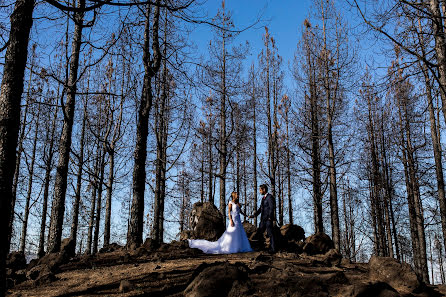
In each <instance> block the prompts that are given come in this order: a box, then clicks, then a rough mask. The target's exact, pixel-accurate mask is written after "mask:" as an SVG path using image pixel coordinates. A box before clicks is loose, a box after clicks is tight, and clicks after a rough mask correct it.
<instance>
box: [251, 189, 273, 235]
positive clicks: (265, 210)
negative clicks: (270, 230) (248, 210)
mask: <svg viewBox="0 0 446 297" xmlns="http://www.w3.org/2000/svg"><path fill="white" fill-rule="evenodd" d="M259 213H261V214H262V215H261V216H260V225H259V228H262V227H264V226H266V223H267V222H268V221H271V223H272V222H273V221H274V220H275V217H276V216H275V213H276V201H275V200H274V197H273V195H271V194H269V193H268V194H267V195H266V197H265V198H262V203H261V204H260V208H259V209H258V210H257V211H256V213H255V216H258V215H259Z"/></svg>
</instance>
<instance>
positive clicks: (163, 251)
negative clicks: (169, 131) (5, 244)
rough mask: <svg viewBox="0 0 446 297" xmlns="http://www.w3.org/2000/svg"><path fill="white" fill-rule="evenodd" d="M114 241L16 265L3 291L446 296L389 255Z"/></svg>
mask: <svg viewBox="0 0 446 297" xmlns="http://www.w3.org/2000/svg"><path fill="white" fill-rule="evenodd" d="M115 248H116V250H114V249H113V248H110V249H109V250H110V251H107V250H104V251H103V252H102V253H98V254H96V255H94V256H79V257H74V258H71V259H70V260H68V262H66V263H64V264H61V265H60V266H59V267H58V268H51V267H49V266H51V264H50V265H49V266H48V265H47V264H39V262H35V263H31V264H29V265H31V266H32V265H35V266H34V267H29V265H28V267H27V268H24V269H21V270H17V271H15V278H11V279H10V281H12V282H16V284H15V285H13V284H11V286H12V287H11V288H10V290H9V291H8V295H9V296H98V295H102V296H114V295H116V296H446V295H445V294H446V287H444V286H426V285H424V284H422V283H420V282H419V281H418V279H417V277H416V275H415V273H414V272H413V271H412V269H411V268H410V266H409V265H407V264H400V263H398V262H397V261H396V260H394V259H390V258H377V257H375V258H372V260H371V261H370V262H369V263H363V264H361V263H348V261H346V260H343V259H340V258H339V256H338V254H337V253H336V252H335V251H334V250H330V251H328V252H327V253H325V254H316V255H308V254H305V253H304V254H296V253H292V252H278V253H276V254H274V255H270V254H268V253H265V252H252V253H245V254H232V255H205V254H203V253H201V252H200V251H199V250H195V249H189V248H187V245H186V244H185V243H184V242H174V243H172V244H169V245H163V246H162V247H160V248H159V249H156V250H150V248H146V247H141V248H139V249H137V250H133V251H127V250H124V249H123V248H119V247H116V246H115ZM59 256H60V255H59ZM55 258H56V257H52V259H53V260H54V259H55ZM43 262H45V261H43ZM46 262H49V261H46ZM48 267H49V268H48ZM33 273H34V275H33ZM10 274H11V272H10Z"/></svg>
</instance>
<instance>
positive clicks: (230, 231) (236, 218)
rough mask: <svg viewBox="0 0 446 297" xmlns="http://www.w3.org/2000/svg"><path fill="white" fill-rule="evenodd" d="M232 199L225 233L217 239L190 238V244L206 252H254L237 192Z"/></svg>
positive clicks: (232, 195)
mask: <svg viewBox="0 0 446 297" xmlns="http://www.w3.org/2000/svg"><path fill="white" fill-rule="evenodd" d="M231 198H232V201H230V202H229V204H228V214H229V215H228V218H229V225H228V228H227V229H226V231H225V233H223V235H222V236H221V237H220V238H219V239H218V240H217V241H208V240H204V239H193V240H191V239H189V240H188V242H189V246H190V247H191V248H197V249H200V250H202V251H203V252H205V253H206V254H233V253H245V252H252V248H251V245H250V244H249V240H248V237H247V236H246V232H245V229H244V228H243V225H242V222H241V220H240V212H241V209H240V203H239V200H238V195H237V192H232V194H231Z"/></svg>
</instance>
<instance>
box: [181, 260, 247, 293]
mask: <svg viewBox="0 0 446 297" xmlns="http://www.w3.org/2000/svg"><path fill="white" fill-rule="evenodd" d="M247 270H248V269H247V267H246V266H245V265H242V264H230V263H228V262H225V263H214V264H212V265H207V264H204V265H201V266H199V267H198V268H197V269H196V274H197V275H196V276H193V280H192V281H191V283H190V284H189V285H188V286H187V288H186V290H184V296H186V297H205V296H249V295H251V294H250V293H252V292H251V291H252V288H251V287H252V285H251V283H250V281H249V278H248V272H247Z"/></svg>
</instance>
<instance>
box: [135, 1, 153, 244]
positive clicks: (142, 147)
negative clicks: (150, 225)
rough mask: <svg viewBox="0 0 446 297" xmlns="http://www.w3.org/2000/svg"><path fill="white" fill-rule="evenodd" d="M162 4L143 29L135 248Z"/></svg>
mask: <svg viewBox="0 0 446 297" xmlns="http://www.w3.org/2000/svg"><path fill="white" fill-rule="evenodd" d="M159 4H160V0H157V1H156V6H155V11H154V15H153V27H152V28H150V14H151V6H150V5H147V11H146V20H145V29H144V52H143V64H144V81H143V88H142V94H141V102H140V105H139V109H138V121H137V127H136V144H135V151H134V167H133V198H132V206H131V210H130V221H129V226H128V233H127V247H128V248H134V247H137V246H140V245H141V244H142V233H143V222H144V192H145V182H146V158H147V135H148V132H149V127H148V120H149V113H150V109H151V107H152V98H153V94H152V86H151V84H152V78H153V77H154V76H155V74H156V73H157V72H158V69H159V68H160V64H161V52H160V46H159V38H158V37H159V32H158V31H159V16H160V11H159ZM151 29H152V32H153V41H152V49H153V59H150V50H149V47H150V31H151Z"/></svg>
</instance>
